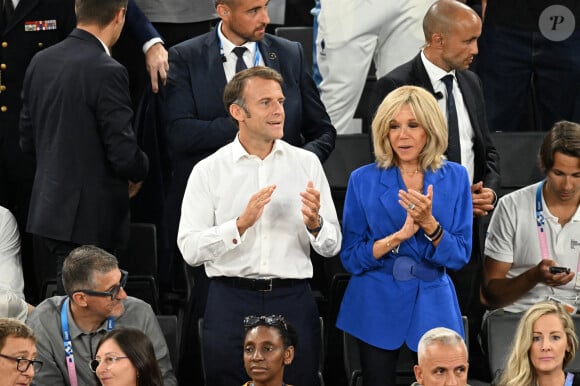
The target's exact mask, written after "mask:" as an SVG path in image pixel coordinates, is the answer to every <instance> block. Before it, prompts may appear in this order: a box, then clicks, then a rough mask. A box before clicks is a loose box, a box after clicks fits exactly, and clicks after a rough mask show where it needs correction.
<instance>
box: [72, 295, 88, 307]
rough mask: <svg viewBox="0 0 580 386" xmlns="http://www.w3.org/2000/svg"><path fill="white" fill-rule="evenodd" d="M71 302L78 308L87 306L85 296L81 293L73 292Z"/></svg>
mask: <svg viewBox="0 0 580 386" xmlns="http://www.w3.org/2000/svg"><path fill="white" fill-rule="evenodd" d="M71 301H73V302H74V303H75V304H76V305H78V306H80V307H86V306H87V295H85V294H84V293H82V292H75V293H74V294H72V296H71Z"/></svg>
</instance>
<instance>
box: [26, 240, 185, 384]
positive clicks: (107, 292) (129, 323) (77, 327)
mask: <svg viewBox="0 0 580 386" xmlns="http://www.w3.org/2000/svg"><path fill="white" fill-rule="evenodd" d="M126 280H127V272H125V271H122V270H120V269H119V265H118V262H117V259H116V258H115V256H113V255H111V254H109V253H108V252H106V251H104V250H102V249H100V248H97V247H94V246H81V247H78V248H76V249H74V250H73V251H72V252H71V253H70V254H69V255H68V257H67V258H66V259H65V261H64V264H63V269H62V281H63V285H64V289H65V291H66V293H67V295H68V296H54V297H52V298H49V299H46V300H45V301H43V302H42V303H40V304H39V305H38V307H36V309H35V310H34V311H33V312H32V313H31V314H30V315H29V317H28V320H27V324H28V325H29V326H30V327H32V329H33V330H34V332H35V333H36V336H37V338H38V342H37V348H38V359H39V360H41V361H43V362H44V366H43V368H42V372H41V373H39V374H38V375H37V376H36V379H35V382H36V383H37V384H38V385H50V386H57V385H76V384H78V385H93V384H95V377H94V374H93V373H92V372H91V370H90V368H89V365H88V363H89V361H90V360H91V359H93V358H94V356H95V354H96V347H97V344H98V343H99V340H100V339H101V338H102V336H103V335H105V333H106V332H107V331H108V330H112V329H114V328H117V327H133V328H137V329H139V330H141V331H143V332H144V333H145V334H147V336H149V338H150V339H151V341H152V342H153V347H154V349H155V356H156V357H157V360H158V362H159V367H160V368H161V373H162V375H163V380H164V384H165V386H169V385H171V386H173V385H177V380H176V379H175V375H174V373H173V368H172V367H171V362H170V359H169V350H168V348H167V344H166V342H165V338H164V337H163V333H162V332H161V328H160V327H159V324H158V322H157V318H156V317H155V314H154V313H153V310H152V309H151V306H149V305H148V304H147V303H145V302H143V301H142V300H139V299H136V298H132V297H128V296H127V293H126V292H125V290H124V289H123V287H124V286H125V283H126ZM75 378H76V379H77V380H78V382H75V381H74V379H75ZM71 380H73V381H71Z"/></svg>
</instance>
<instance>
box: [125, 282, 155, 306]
mask: <svg viewBox="0 0 580 386" xmlns="http://www.w3.org/2000/svg"><path fill="white" fill-rule="evenodd" d="M125 291H126V292H127V295H129V296H133V297H135V298H138V299H141V300H143V301H144V302H147V303H149V305H150V306H151V308H152V309H153V312H154V313H156V314H157V313H158V312H159V290H158V288H157V281H156V280H155V277H153V276H152V275H132V274H131V272H129V276H127V284H126V285H125Z"/></svg>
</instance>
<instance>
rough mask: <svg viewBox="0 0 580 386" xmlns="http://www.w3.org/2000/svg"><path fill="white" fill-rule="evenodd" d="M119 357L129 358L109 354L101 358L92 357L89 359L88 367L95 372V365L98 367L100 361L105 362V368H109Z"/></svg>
mask: <svg viewBox="0 0 580 386" xmlns="http://www.w3.org/2000/svg"><path fill="white" fill-rule="evenodd" d="M119 359H129V357H111V356H106V357H104V358H103V359H98V358H96V359H93V360H91V361H89V368H90V369H91V371H92V372H93V373H96V372H97V367H99V365H100V364H101V362H105V366H106V367H107V368H110V367H111V366H113V365H114V364H115V363H116V362H117V361H118V360H119Z"/></svg>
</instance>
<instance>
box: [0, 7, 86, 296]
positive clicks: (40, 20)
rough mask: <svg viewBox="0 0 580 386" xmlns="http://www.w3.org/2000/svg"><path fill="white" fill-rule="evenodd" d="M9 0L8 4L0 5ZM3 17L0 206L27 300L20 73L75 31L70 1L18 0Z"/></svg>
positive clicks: (29, 168)
mask: <svg viewBox="0 0 580 386" xmlns="http://www.w3.org/2000/svg"><path fill="white" fill-rule="evenodd" d="M7 1H12V0H0V2H2V3H4V2H7ZM15 4H16V3H15V2H13V3H12V5H15ZM2 5H3V7H6V6H7V5H6V4H2ZM4 14H5V12H4V9H3V17H2V18H1V21H0V36H1V39H0V205H2V206H4V207H6V208H8V209H9V210H10V211H11V212H12V213H13V214H14V216H15V217H16V219H17V222H18V227H19V230H20V235H21V237H22V257H23V261H22V263H23V270H24V280H25V282H26V295H27V298H30V297H34V296H35V295H36V293H37V291H36V288H34V287H35V286H34V283H35V282H36V280H35V277H34V272H35V271H34V267H33V262H32V247H31V245H32V243H31V239H30V238H31V237H30V235H28V234H26V233H25V231H24V230H25V225H26V216H27V212H28V202H29V200H30V192H31V190H32V179H33V177H34V161H33V158H32V157H30V156H28V155H25V154H24V153H23V152H22V151H21V150H20V147H19V145H18V121H19V115H20V108H21V106H22V102H21V99H20V91H21V89H22V80H23V79H24V72H25V71H26V67H28V64H29V63H30V60H31V59H32V57H33V56H34V54H36V53H37V52H38V51H40V50H42V49H43V48H45V47H49V46H51V45H53V44H55V43H57V42H59V41H61V40H63V39H64V38H65V37H66V36H68V34H69V33H70V32H71V31H72V29H73V28H74V27H75V24H76V18H75V14H74V0H19V2H18V4H17V6H16V7H15V8H14V11H12V14H11V15H10V16H9V18H8V20H5V16H4Z"/></svg>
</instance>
